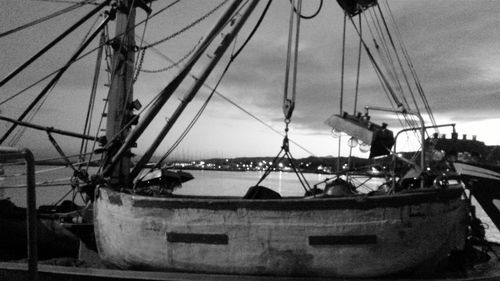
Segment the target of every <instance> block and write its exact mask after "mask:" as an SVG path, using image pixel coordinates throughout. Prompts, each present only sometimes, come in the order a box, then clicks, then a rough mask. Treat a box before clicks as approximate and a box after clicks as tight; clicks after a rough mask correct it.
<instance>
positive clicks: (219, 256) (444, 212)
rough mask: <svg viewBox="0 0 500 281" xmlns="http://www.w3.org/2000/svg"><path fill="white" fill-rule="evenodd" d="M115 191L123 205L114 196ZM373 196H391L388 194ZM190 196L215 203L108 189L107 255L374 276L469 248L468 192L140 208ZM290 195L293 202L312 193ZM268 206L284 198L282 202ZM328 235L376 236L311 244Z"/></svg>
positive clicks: (162, 265)
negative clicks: (216, 239)
mask: <svg viewBox="0 0 500 281" xmlns="http://www.w3.org/2000/svg"><path fill="white" fill-rule="evenodd" d="M439 192H440V191H436V196H438V193H439ZM443 192H446V190H443ZM398 196H399V197H401V198H406V200H407V201H408V196H410V197H411V196H412V195H411V194H403V195H391V197H393V198H395V199H396V200H397V199H398ZM110 197H114V198H112V199H113V200H112V201H115V202H110ZM375 197H377V198H378V199H377V200H382V201H383V200H384V198H385V197H387V198H388V197H390V196H373V197H372V198H375ZM116 198H118V201H120V203H119V204H117V203H116V200H117V199H116ZM189 200H191V201H196V200H207V199H179V198H152V197H144V196H134V195H130V194H124V193H118V192H115V191H112V190H110V189H107V188H101V189H100V192H99V196H98V199H97V201H96V203H95V231H96V237H97V245H98V250H99V254H100V256H101V258H102V259H103V260H104V261H105V262H107V263H109V264H112V265H114V266H116V267H119V268H128V269H152V270H164V271H167V270H172V271H189V272H207V273H226V274H271V275H287V276H295V275H299V276H300V275H308V276H342V277H373V276H382V275H387V274H391V273H399V272H407V271H413V270H422V269H423V270H426V269H429V270H430V269H432V268H431V267H432V265H435V264H436V262H437V261H439V260H440V259H442V258H444V257H445V256H446V255H447V254H448V253H449V251H450V250H453V249H461V248H462V247H463V246H464V241H465V234H466V209H467V207H466V204H465V203H464V201H462V200H461V198H460V196H455V197H454V198H451V199H446V200H440V201H438V202H420V203H418V202H417V203H409V204H408V205H405V206H393V207H390V206H389V207H387V206H386V207H369V208H362V207H359V206H360V204H364V203H362V202H361V203H360V202H358V203H357V206H358V207H356V208H344V209H339V208H338V207H337V208H336V207H335V204H336V203H338V202H340V201H341V200H344V202H345V199H338V198H337V199H335V198H327V199H309V200H316V201H315V202H317V204H322V205H323V206H324V205H325V204H326V205H327V206H332V208H325V207H321V208H314V207H313V208H311V209H308V210H304V209H302V210H290V209H289V210H273V208H267V209H266V208H263V209H258V208H249V207H248V201H249V200H242V199H234V198H233V199H229V198H228V199H210V200H212V201H213V202H223V201H229V200H232V201H236V202H237V203H240V202H241V203H242V204H241V207H237V208H225V209H219V210H217V209H210V208H186V207H183V208H168V207H163V208H160V207H137V206H133V205H134V202H137V201H141V202H142V203H143V205H144V202H148V201H150V202H155V201H156V202H158V201H163V203H164V205H163V206H168V204H169V202H171V203H172V204H179V201H186V202H189ZM282 200H289V201H290V203H291V204H293V203H294V202H299V201H300V200H308V199H281V201H280V202H283V201H282ZM353 200H354V199H353ZM365 200H367V201H369V200H371V199H370V198H368V199H365ZM391 200H393V199H391ZM250 201H253V200H250ZM410 201H411V200H410ZM431 201H435V200H431ZM261 202H262V201H260V203H261ZM245 204H247V205H245ZM250 204H252V202H250ZM264 204H279V200H267V201H265V203H264ZM313 204H316V203H313ZM236 205H237V204H236ZM372 205H373V204H372ZM271 206H272V205H271ZM311 206H314V205H311ZM367 206H368V205H367ZM167 232H169V233H170V232H177V233H202V234H227V236H228V238H229V239H228V244H227V245H211V244H200V243H172V242H168V241H167V239H166V233H167ZM322 235H376V236H377V242H376V243H375V244H359V245H354V244H353V245H319V246H316V245H309V240H308V239H309V236H322Z"/></svg>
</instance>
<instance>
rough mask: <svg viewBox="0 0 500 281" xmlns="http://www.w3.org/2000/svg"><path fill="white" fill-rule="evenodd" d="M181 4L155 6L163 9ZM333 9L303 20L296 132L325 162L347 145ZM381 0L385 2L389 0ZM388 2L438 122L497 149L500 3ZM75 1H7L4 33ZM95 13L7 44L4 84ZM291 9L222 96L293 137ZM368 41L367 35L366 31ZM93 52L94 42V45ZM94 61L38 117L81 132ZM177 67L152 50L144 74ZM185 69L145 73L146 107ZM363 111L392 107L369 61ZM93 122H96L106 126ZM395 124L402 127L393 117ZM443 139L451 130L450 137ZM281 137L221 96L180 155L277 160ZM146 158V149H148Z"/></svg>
mask: <svg viewBox="0 0 500 281" xmlns="http://www.w3.org/2000/svg"><path fill="white" fill-rule="evenodd" d="M171 2H172V1H166V0H160V1H155V2H154V4H153V7H152V8H153V11H157V10H159V9H161V8H162V7H165V6H167V5H168V4H169V3H171ZM220 2H221V1H206V0H205V1H202V0H184V1H181V2H179V3H178V4H176V5H175V6H173V7H172V8H171V9H170V10H168V11H166V12H164V13H162V14H161V15H159V16H157V17H155V18H153V19H151V20H150V21H149V23H148V29H147V31H146V35H145V38H146V40H147V41H148V42H154V41H156V40H158V39H160V38H164V37H166V36H168V35H169V34H172V33H174V32H175V31H177V30H179V29H180V28H182V27H184V26H186V25H188V24H189V23H191V22H193V21H194V20H196V19H197V18H198V17H200V16H201V15H203V14H204V13H206V12H207V11H208V10H210V9H212V8H213V7H215V6H216V5H217V3H220ZM261 2H262V3H260V4H259V6H258V7H257V10H256V12H255V13H254V15H253V17H252V18H251V19H250V20H249V22H248V24H247V26H246V28H245V29H244V30H243V31H242V32H241V34H240V36H239V37H238V39H237V45H238V46H239V45H240V44H241V43H242V42H243V41H244V39H245V38H246V36H247V34H248V32H249V30H250V29H251V28H252V27H253V25H254V23H255V22H256V20H257V18H258V16H259V15H260V12H261V11H262V9H263V7H264V4H265V3H266V2H267V1H261ZM319 2H320V1H319V0H308V1H304V4H303V9H304V14H311V13H312V12H314V11H315V9H316V7H317V5H318V4H319ZM324 2H325V3H324V5H323V9H322V11H321V12H320V14H319V15H318V17H316V18H314V19H312V20H303V21H302V26H301V43H300V53H299V66H298V71H299V73H298V84H297V85H298V90H297V104H296V109H295V112H294V115H293V118H292V123H291V129H290V136H291V138H292V139H294V140H295V141H296V142H298V143H300V144H301V145H302V146H304V147H306V148H307V149H309V150H310V151H312V152H313V153H314V154H315V155H317V156H324V155H336V154H337V145H338V141H337V139H334V138H332V137H331V134H330V128H328V127H327V126H326V125H324V123H323V122H324V120H326V119H327V118H328V117H329V116H330V115H332V114H334V113H338V112H339V92H340V66H341V47H342V46H341V44H342V41H341V40H342V23H343V14H342V11H341V9H340V7H339V6H338V4H337V2H336V1H333V0H331V1H329V0H325V1H324ZM380 2H381V5H382V6H383V7H385V0H382V1H380ZM388 2H389V5H390V7H391V10H392V12H393V14H394V17H395V20H396V22H397V24H398V27H399V29H400V31H401V34H402V39H403V41H404V43H405V45H406V47H407V49H408V52H409V55H410V57H411V58H412V61H413V64H414V66H415V69H416V72H417V74H418V75H419V78H420V82H421V83H422V85H423V88H424V90H425V92H426V94H427V99H428V100H429V102H430V105H431V107H432V109H433V112H434V115H435V117H436V119H437V122H438V123H450V122H456V123H457V130H458V132H459V134H468V135H469V136H470V135H477V136H478V139H479V140H482V141H484V142H486V143H487V144H490V145H500V134H498V133H497V132H496V131H497V128H498V127H499V124H500V123H499V122H500V111H499V106H500V51H499V50H500V29H499V28H498V27H499V26H500V17H498V15H499V14H500V3H499V2H498V1H492V0H476V1H472V0H441V1H436V0H425V1H424V0H419V1H414V0H413V1H412V0H404V1H403V0H392V1H391V0H389V1H388ZM67 6H68V4H65V3H52V2H42V1H27V0H16V1H15V0H6V1H3V2H2V9H1V10H0V27H1V28H0V32H3V31H6V30H9V29H11V28H14V27H16V26H19V25H21V24H24V23H26V22H29V21H32V20H34V19H37V18H40V17H42V16H45V15H48V14H50V13H52V12H54V11H56V10H60V9H62V8H64V7H67ZM92 8H93V7H91V6H86V7H84V8H80V9H78V10H76V11H73V12H71V13H69V14H67V15H63V16H60V17H57V18H56V19H53V20H51V21H50V22H46V23H43V24H41V25H39V26H36V27H33V28H30V29H27V30H24V31H21V32H19V33H16V34H11V35H9V36H6V37H4V38H2V39H0V48H1V50H2V52H1V53H0V61H1V62H2V68H1V69H0V77H4V76H5V75H7V74H8V73H9V72H10V71H12V70H13V69H14V68H15V67H17V66H18V65H20V64H21V63H23V62H24V61H26V60H27V59H28V58H29V57H30V56H31V55H33V54H34V53H36V52H37V51H38V50H39V49H41V48H42V47H43V46H44V44H47V43H48V42H50V41H51V40H52V39H53V38H55V37H56V36H57V35H58V34H60V33H61V32H63V31H64V30H65V29H66V28H67V27H68V26H69V25H71V24H72V23H73V22H75V21H76V19H77V18H79V17H81V16H83V15H84V14H85V13H86V12H88V11H89V10H90V9H92ZM224 8H225V7H223V9H224ZM289 9H290V6H289V1H287V0H278V1H273V4H272V5H271V9H270V10H269V12H268V15H267V18H266V19H265V20H264V21H263V23H262V26H261V27H260V29H259V31H258V32H257V34H256V35H255V37H254V38H253V40H252V41H251V42H250V43H249V44H248V46H247V47H246V49H245V50H244V51H243V52H242V53H241V55H240V56H239V57H238V58H237V60H236V61H235V63H234V64H233V65H232V66H231V68H230V70H229V72H228V73H227V75H226V76H225V78H224V80H223V82H222V84H221V86H220V87H219V89H218V90H219V92H221V93H222V94H224V95H225V96H227V97H228V98H230V99H232V100H233V101H235V102H237V103H238V104H239V105H240V106H242V107H244V108H245V109H246V110H248V111H249V112H252V113H253V114H254V115H256V116H258V117H259V118H260V119H262V120H264V121H265V122H267V123H268V124H270V125H271V126H273V128H275V129H276V130H279V131H283V128H284V125H283V114H282V110H281V101H282V95H283V87H284V86H283V84H284V71H285V55H286V41H287V30H288V26H287V25H288V16H289ZM220 13H221V11H218V12H217V13H215V14H214V15H213V16H211V17H209V18H208V19H207V20H206V21H204V22H203V23H202V24H200V25H197V26H195V27H193V28H192V29H189V30H188V31H186V32H185V33H183V34H181V35H180V36H178V37H176V38H174V39H172V40H170V41H168V42H165V43H163V44H160V45H158V49H159V50H160V51H161V52H162V53H163V54H165V55H167V56H168V57H170V58H172V59H173V60H174V61H175V60H178V59H179V58H181V57H182V56H183V55H184V54H186V53H187V52H188V51H189V50H191V49H192V48H193V46H194V45H195V44H196V42H198V41H199V39H200V38H201V37H202V36H204V34H205V33H206V32H207V31H208V29H209V28H210V27H211V26H212V24H213V22H214V21H215V20H216V18H217V15H219V14H220ZM138 17H139V19H143V18H144V13H143V12H142V11H139V12H138ZM94 20H95V18H93V19H91V20H90V21H89V22H88V24H86V25H85V26H84V27H82V28H81V29H79V30H78V32H77V34H75V35H73V36H71V37H69V38H68V39H67V40H64V42H63V44H62V45H61V46H58V47H57V48H55V49H54V50H52V51H50V52H49V53H48V54H47V55H45V56H44V57H43V58H42V60H41V61H40V62H37V63H36V64H35V65H33V66H32V67H30V68H29V69H28V70H27V71H25V72H23V74H22V75H21V76H20V77H19V78H17V79H14V80H12V81H10V82H9V83H8V84H6V85H5V86H4V87H3V88H1V89H0V100H2V101H3V100H4V99H5V98H7V97H9V96H11V95H12V94H13V93H16V92H18V91H20V90H21V89H23V88H24V87H26V86H27V85H29V84H31V83H33V82H35V81H36V80H38V79H40V78H41V77H43V76H44V75H46V74H47V71H49V72H50V71H53V70H55V69H57V68H58V67H60V66H61V65H62V64H63V63H64V62H65V60H67V59H68V58H69V56H70V55H71V53H72V52H73V51H74V50H75V48H76V46H77V45H78V44H79V43H80V42H81V36H82V35H83V34H85V33H86V32H87V31H88V30H89V29H90V27H91V25H92V23H93V22H94ZM110 30H114V25H111V26H110ZM142 30H143V26H141V27H139V28H138V29H137V34H138V35H141V34H142ZM364 32H368V31H367V30H365V31H364ZM365 35H366V36H367V37H368V33H365ZM347 37H348V39H349V41H348V45H347V51H346V54H347V56H348V57H347V59H346V88H345V95H346V97H345V99H346V103H345V104H344V109H345V110H348V111H352V109H353V105H352V100H353V98H352V93H353V89H354V74H355V70H356V53H357V45H358V41H357V40H356V36H355V33H354V30H353V29H352V27H351V26H350V25H348V28H347ZM138 43H139V42H138ZM92 46H94V47H95V46H96V44H92ZM212 50H213V47H212ZM227 59H228V56H226V57H225V58H224V59H223V60H222V63H221V66H220V67H219V68H217V69H216V70H215V71H214V73H213V74H212V75H211V78H209V81H208V84H209V85H211V86H213V85H214V84H215V81H216V80H217V79H218V77H219V75H220V73H221V71H222V69H223V67H224V65H225V63H226V62H227ZM94 63H95V54H92V55H90V56H88V57H87V58H86V59H84V60H82V61H81V62H80V63H78V64H76V65H75V66H74V67H72V68H70V71H69V72H68V73H67V74H66V75H64V77H63V79H62V80H61V83H60V84H59V85H58V86H57V87H56V88H55V89H53V91H52V93H51V95H50V96H49V98H48V99H47V101H46V102H45V107H44V108H43V109H42V110H41V111H40V112H39V115H38V116H37V117H36V118H35V119H34V120H33V122H34V123H37V124H42V125H47V126H49V125H50V126H54V127H56V128H61V129H66V130H71V131H81V130H82V128H83V122H84V115H83V114H84V113H85V111H86V107H87V105H86V103H87V101H88V96H89V93H90V88H91V79H92V72H93V69H94ZM169 64H170V63H169V62H168V61H166V60H164V59H163V58H162V57H160V56H158V55H157V54H155V53H154V52H151V51H149V52H147V53H146V56H145V61H144V64H143V68H145V69H158V68H162V67H165V66H167V65H169ZM176 72H177V69H173V70H171V71H169V72H162V73H157V74H149V73H141V74H140V77H139V79H140V80H139V81H138V82H137V83H136V85H135V96H136V98H138V99H139V100H140V101H141V102H142V104H143V105H145V104H146V103H147V102H148V101H149V100H150V99H151V98H152V97H153V96H155V95H156V94H157V93H158V92H159V91H160V90H161V89H163V88H164V87H165V85H166V84H167V83H168V82H169V81H170V79H171V78H172V76H173V75H174V74H175V73H176ZM193 74H195V75H196V74H197V71H196V70H195V71H193ZM106 79H107V78H106V74H105V73H104V72H103V73H102V75H101V80H100V83H99V85H100V87H99V95H100V98H102V97H103V96H104V95H105V94H106V90H107V88H105V87H103V84H104V83H105V82H106ZM191 82H192V79H187V80H186V82H185V83H183V84H182V86H181V88H180V89H179V91H178V92H177V93H176V97H175V98H173V99H172V100H171V101H172V104H171V105H169V106H167V107H166V108H165V110H163V111H162V112H161V113H160V116H159V118H158V121H156V122H155V123H154V124H153V125H152V128H151V129H148V130H147V131H146V134H145V136H144V137H142V138H141V139H140V141H139V147H140V148H141V147H142V150H143V149H144V147H147V145H148V143H149V142H150V141H151V139H152V137H153V135H154V131H158V130H159V128H160V127H161V126H162V125H163V124H164V122H165V118H167V117H168V116H169V115H170V113H171V112H172V110H173V108H174V107H175V106H176V105H177V103H178V98H180V97H182V95H183V94H184V92H185V90H186V89H187V88H188V87H189V85H190V83H191ZM45 83H46V82H45ZM45 83H42V85H44V84H45ZM40 89H41V87H40V86H38V87H35V88H34V89H31V90H29V91H27V94H26V95H22V96H19V97H17V98H15V99H13V100H12V102H10V103H7V104H5V105H2V106H0V110H1V111H2V114H5V115H7V116H10V117H17V116H18V115H19V114H20V110H21V109H22V108H23V107H24V106H26V104H27V100H28V99H29V98H32V97H33V96H35V95H36V94H37V93H38V92H39V91H40ZM207 95H208V90H207V89H206V88H204V89H203V90H202V91H201V92H200V94H199V96H198V97H197V98H196V99H195V100H194V101H193V103H192V105H190V106H189V109H188V110H187V112H186V115H185V116H184V117H183V118H182V119H181V120H180V123H179V124H178V125H177V126H176V127H175V130H174V132H173V134H172V135H171V136H168V137H167V139H166V140H165V142H164V144H163V145H162V148H161V149H160V152H163V151H165V150H167V149H168V147H169V146H170V144H171V143H172V142H173V141H174V140H175V139H176V138H177V135H178V134H179V133H180V132H181V131H182V129H183V128H184V126H185V125H186V124H187V123H188V122H189V121H190V120H191V118H192V117H193V116H194V114H195V113H196V111H197V110H198V108H199V107H200V106H201V104H202V102H203V101H204V99H205V98H206V96H207ZM99 101H100V99H99ZM365 105H377V106H386V107H387V106H388V105H389V104H388V102H387V100H386V98H385V95H384V94H383V93H382V90H381V88H380V83H379V82H378V80H377V79H376V76H375V74H374V72H373V68H372V66H371V65H370V64H369V62H368V60H367V57H366V55H365V54H363V64H362V73H361V78H360V98H359V104H358V110H359V109H362V108H363V107H364V106H365ZM98 108H99V109H100V108H101V107H98ZM384 116H385V115H378V118H380V119H372V120H373V121H375V122H377V123H381V122H387V121H388V120H390V119H387V120H386V119H383V117H384ZM96 120H97V119H96ZM95 122H96V124H97V121H95ZM390 124H391V125H397V123H394V122H393V121H392V122H391V123H390ZM6 127H7V124H5V123H4V122H2V123H0V130H1V131H0V132H3V131H4V130H5V128H6ZM396 130H397V127H396ZM442 132H443V133H448V134H449V133H450V131H449V130H448V131H446V130H444V131H442ZM26 136H27V138H26V140H25V141H22V142H21V143H20V144H19V145H20V146H26V147H30V148H33V149H34V150H35V151H38V152H39V153H40V154H41V155H47V151H52V152H53V151H54V149H53V148H52V147H51V145H50V144H49V142H48V140H47V137H46V135H45V133H39V132H37V133H34V132H27V133H26ZM57 139H58V140H60V142H61V144H62V146H63V147H64V148H65V149H75V148H78V145H79V143H78V142H77V145H72V144H71V141H70V140H69V139H68V138H64V137H57ZM281 140H282V137H281V136H279V135H277V134H275V133H274V132H272V131H271V130H269V129H268V128H266V127H265V126H263V125H262V124H260V123H258V122H256V121H255V120H253V119H252V118H250V117H249V116H248V115H246V114H245V113H243V112H242V111H240V110H239V109H237V108H236V107H234V106H233V105H231V104H229V103H227V102H226V101H225V100H223V99H221V98H220V97H217V96H215V97H214V98H213V99H212V101H211V103H210V104H209V105H208V107H207V109H206V111H205V113H204V115H203V116H202V118H201V119H200V121H199V122H198V123H197V124H196V125H195V127H194V128H193V130H192V132H191V133H190V134H189V135H188V137H187V138H186V139H185V142H184V144H183V145H181V146H180V147H179V148H178V151H177V156H179V157H189V158H200V157H204V158H205V157H237V156H272V155H275V154H276V153H277V152H278V151H279V149H280V146H281ZM346 140H347V139H345V141H346ZM403 141H404V140H403ZM398 145H399V144H398ZM291 149H292V154H293V155H294V156H295V157H305V156H308V154H307V153H306V152H304V151H302V150H301V149H299V148H297V147H295V146H292V147H291ZM140 151H141V149H139V153H140ZM343 151H345V150H343ZM68 154H69V153H68ZM357 154H358V155H362V154H359V153H357Z"/></svg>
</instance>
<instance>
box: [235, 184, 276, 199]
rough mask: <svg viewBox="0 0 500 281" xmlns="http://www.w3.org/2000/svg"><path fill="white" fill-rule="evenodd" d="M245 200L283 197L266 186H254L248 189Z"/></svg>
mask: <svg viewBox="0 0 500 281" xmlns="http://www.w3.org/2000/svg"><path fill="white" fill-rule="evenodd" d="M243 199H281V195H280V194H279V193H278V192H276V191H274V190H272V189H270V188H267V187H265V186H260V185H254V186H252V187H250V188H249V189H248V191H247V193H246V194H245V196H243Z"/></svg>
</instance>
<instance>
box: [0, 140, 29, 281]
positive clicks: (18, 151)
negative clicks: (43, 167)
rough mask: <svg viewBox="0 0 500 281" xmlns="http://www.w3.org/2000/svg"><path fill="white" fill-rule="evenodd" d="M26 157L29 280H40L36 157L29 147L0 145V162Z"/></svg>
mask: <svg viewBox="0 0 500 281" xmlns="http://www.w3.org/2000/svg"><path fill="white" fill-rule="evenodd" d="M19 159H24V160H25V161H26V183H27V185H28V189H27V192H26V201H27V202H26V205H27V206H26V216H27V217H28V219H27V228H28V231H27V232H28V233H27V234H28V243H27V246H28V276H29V280H31V281H36V280H38V245H37V244H38V241H37V229H36V190H35V158H34V156H33V153H32V152H31V151H30V150H29V149H27V148H13V147H5V146H0V163H5V162H7V161H9V160H19Z"/></svg>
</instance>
